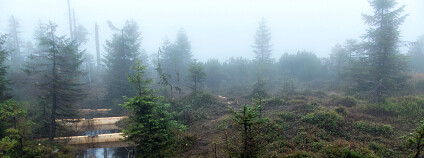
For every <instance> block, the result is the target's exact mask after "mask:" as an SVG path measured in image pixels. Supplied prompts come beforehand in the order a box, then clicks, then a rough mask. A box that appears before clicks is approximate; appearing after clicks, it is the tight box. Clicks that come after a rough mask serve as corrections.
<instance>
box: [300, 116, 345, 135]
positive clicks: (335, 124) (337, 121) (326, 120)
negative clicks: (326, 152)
mask: <svg viewBox="0 0 424 158" xmlns="http://www.w3.org/2000/svg"><path fill="white" fill-rule="evenodd" d="M303 121H304V122H306V123H309V124H313V125H316V126H318V127H319V128H323V129H325V130H326V131H328V132H330V133H331V134H335V135H341V134H342V132H341V129H342V124H343V123H344V118H343V117H342V116H340V115H339V114H337V113H336V112H334V111H318V112H314V113H311V114H308V115H306V116H305V117H303Z"/></svg>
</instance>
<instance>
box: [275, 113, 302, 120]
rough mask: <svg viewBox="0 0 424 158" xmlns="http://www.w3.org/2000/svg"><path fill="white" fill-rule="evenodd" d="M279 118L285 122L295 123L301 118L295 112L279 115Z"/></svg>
mask: <svg viewBox="0 0 424 158" xmlns="http://www.w3.org/2000/svg"><path fill="white" fill-rule="evenodd" d="M278 117H280V118H281V119H282V120H284V121H294V120H296V119H298V118H299V117H300V116H299V115H297V114H296V113H294V112H285V111H284V112H281V113H279V114H278Z"/></svg>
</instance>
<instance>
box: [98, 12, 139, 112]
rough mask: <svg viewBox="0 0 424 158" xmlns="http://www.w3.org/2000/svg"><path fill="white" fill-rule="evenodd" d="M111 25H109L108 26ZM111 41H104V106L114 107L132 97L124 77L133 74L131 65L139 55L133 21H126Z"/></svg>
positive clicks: (136, 26) (130, 87)
mask: <svg viewBox="0 0 424 158" xmlns="http://www.w3.org/2000/svg"><path fill="white" fill-rule="evenodd" d="M110 25H111V24H110ZM111 28H112V29H113V30H115V31H116V33H114V34H113V35H112V39H110V40H107V41H106V47H105V50H106V55H105V63H104V64H105V68H106V70H105V71H106V72H105V73H106V75H105V86H106V92H107V94H106V96H105V99H104V101H105V104H107V105H109V106H112V107H115V106H116V105H118V104H119V103H121V102H123V101H124V100H123V96H128V97H130V96H134V90H135V89H134V88H133V87H132V86H131V84H129V83H128V81H127V78H126V75H127V74H133V71H131V65H133V64H134V63H135V61H136V60H137V58H138V57H139V53H140V45H141V37H140V35H141V33H140V32H139V30H138V29H139V28H138V25H137V23H136V22H135V21H133V20H128V21H126V23H125V25H124V27H123V28H122V29H116V28H115V27H114V26H111Z"/></svg>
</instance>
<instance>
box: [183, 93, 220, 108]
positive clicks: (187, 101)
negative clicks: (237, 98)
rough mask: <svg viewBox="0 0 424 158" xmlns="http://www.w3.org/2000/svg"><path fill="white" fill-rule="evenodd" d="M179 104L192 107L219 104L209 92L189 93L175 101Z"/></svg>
mask: <svg viewBox="0 0 424 158" xmlns="http://www.w3.org/2000/svg"><path fill="white" fill-rule="evenodd" d="M177 104H178V105H179V106H183V107H184V106H186V107H187V106H188V107H190V108H192V109H198V108H204V107H210V106H212V105H216V104H219V102H218V100H217V99H216V98H215V97H214V96H213V95H212V94H210V93H206V92H202V93H191V94H189V95H187V96H185V97H183V98H181V99H179V100H178V101H177Z"/></svg>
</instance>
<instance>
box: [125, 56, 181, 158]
mask: <svg viewBox="0 0 424 158" xmlns="http://www.w3.org/2000/svg"><path fill="white" fill-rule="evenodd" d="M132 68H133V69H134V70H135V74H134V75H133V76H130V75H129V76H128V80H129V82H130V83H132V84H134V87H135V88H136V89H137V93H136V94H137V95H136V96H134V97H133V98H127V99H126V100H127V101H126V102H125V103H124V104H123V105H121V106H122V107H124V108H125V109H127V110H128V111H129V112H130V115H129V126H128V127H127V128H126V129H124V130H123V133H124V136H125V139H126V140H128V141H132V142H134V143H135V144H136V145H137V147H136V150H137V154H138V155H139V156H140V157H164V156H165V155H166V152H165V151H166V149H167V148H168V147H169V146H170V145H171V144H172V142H171V140H172V138H173V134H172V132H171V131H170V130H169V125H170V122H169V121H170V117H169V116H170V115H169V114H168V113H167V112H166V111H167V109H165V106H164V105H160V104H158V103H157V99H158V97H155V96H154V92H153V91H152V90H151V89H149V88H148V87H147V86H148V84H150V83H151V81H152V80H151V79H146V77H145V75H144V74H145V70H146V67H145V66H142V65H140V62H137V63H136V65H135V66H133V67H132Z"/></svg>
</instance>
